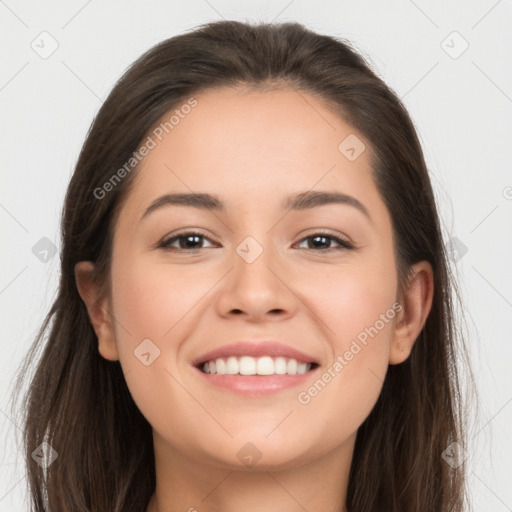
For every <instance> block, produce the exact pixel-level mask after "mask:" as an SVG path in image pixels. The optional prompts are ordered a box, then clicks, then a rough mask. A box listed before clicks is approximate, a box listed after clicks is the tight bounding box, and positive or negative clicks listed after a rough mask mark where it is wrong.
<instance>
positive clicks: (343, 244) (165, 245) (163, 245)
mask: <svg viewBox="0 0 512 512" xmlns="http://www.w3.org/2000/svg"><path fill="white" fill-rule="evenodd" d="M189 236H198V237H200V238H202V239H205V240H208V241H210V242H212V243H214V242H213V240H211V239H210V238H208V237H207V236H206V235H203V234H202V233H196V232H194V231H187V232H184V233H179V234H178V235H175V236H173V237H172V238H169V239H168V240H164V241H162V242H160V244H159V245H158V246H157V247H158V248H159V249H163V250H165V251H185V252H195V251H199V250H201V249H207V247H198V248H193V249H182V248H181V247H171V246H170V244H171V243H173V242H175V241H178V240H179V239H181V238H188V237H189ZM317 237H324V238H327V239H330V240H333V241H335V242H336V243H337V244H339V247H329V248H327V249H318V250H317V249H312V248H309V247H308V248H306V250H308V251H313V252H328V251H332V250H344V249H345V250H347V249H348V250H350V249H354V248H355V247H354V245H353V244H352V243H350V242H348V241H347V240H343V239H342V238H339V237H337V236H334V235H332V234H331V233H326V232H322V231H319V232H317V233H313V234H312V235H308V236H306V237H304V238H302V239H301V240H299V243H300V242H303V241H304V240H308V239H310V238H317Z"/></svg>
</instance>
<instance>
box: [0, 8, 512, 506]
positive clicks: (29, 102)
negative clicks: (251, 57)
mask: <svg viewBox="0 0 512 512" xmlns="http://www.w3.org/2000/svg"><path fill="white" fill-rule="evenodd" d="M221 18H226V19H239V20H241V21H258V20H262V21H271V20H274V21H298V22H301V23H304V24H306V25H307V26H309V27H310V28H312V29H314V30H317V31H319V32H323V33H326V34H331V35H335V36H340V37H343V38H347V39H349V40H351V41H352V42H354V43H355V45H356V47H357V48H358V49H359V50H360V51H361V52H362V53H363V54H364V55H365V56H366V57H368V58H369V59H370V60H371V62H372V63H373V67H374V69H375V70H376V71H377V73H378V74H379V75H380V76H381V77H382V78H383V79H384V80H385V81H386V82H387V83H388V84H389V85H390V86H391V87H392V88H393V89H394V90H395V91H396V92H397V93H398V94H399V96H400V97H401V98H403V100H404V102H405V105H406V107H407V108H408V110H409V112H410V113H411V115H412V117H413V120H414V122H415V124H416V126H417V129H418V132H419V135H420V138H421V141H422V144H423V147H424V150H425V155H426V158H427V164H428V167H429V170H430V172H431V176H432V181H433V186H434V188H435V192H436V196H437V201H438V204H439V208H440V210H441V215H442V223H443V228H444V231H445V232H444V236H445V238H446V240H447V241H451V243H452V245H453V247H454V251H453V254H452V262H451V264H452V267H453V271H454V272H455V273H456V275H457V276H458V277H459V279H460V287H461V290H462V293H463V298H464V309H465V315H466V318H467V327H465V329H466V332H467V336H468V341H469V345H470V349H471V353H472V358H473V366H474V370H475V374H476V379H477V383H478V388H479V392H480V395H481V402H480V408H479V414H478V416H477V418H476V420H475V422H474V425H473V429H472V432H471V435H470V443H469V444H468V446H466V447H465V449H466V450H467V452H468V457H469V459H468V460H469V465H470V484H471V497H472V502H473V505H474V509H475V510H476V511H493V512H501V511H506V510H512V487H511V486H510V481H511V479H512V462H511V455H512V439H511V434H510V432H511V429H510V424H511V420H512V404H511V403H510V402H511V401H512V385H511V384H512V372H511V370H510V366H511V362H512V357H511V356H512V343H511V342H512V339H511V336H510V332H511V328H512V270H511V262H512V258H511V256H512V229H511V228H512V223H511V220H512V170H511V163H510V162H511V161H512V158H511V157H512V149H511V146H512V138H511V135H512V130H511V123H510V119H511V115H512V67H511V62H512V59H511V57H512V51H511V50H512V30H511V27H512V2H511V1H510V0H500V1H496V0H485V1H484V0H482V1H476V0H473V1H465V2H462V1H460V2H441V1H433V2H427V1H426V0H415V1H412V0H392V1H389V2H377V1H376V0H375V1H360V2H357V1H337V2H335V1H325V0H323V1H315V2H312V1H309V2H307V1H302V0H292V1H289V0H283V1H276V0H274V1H273V2H270V1H246V2H244V3H243V4H241V2H235V1H234V0H208V1H207V0H192V1H190V2H188V3H187V5H185V3H184V2H169V1H167V2H165V1H146V2H133V1H130V2H126V1H125V2H120V1H108V2H102V3H100V2H97V1H96V2H94V1H88V2H84V1H75V0H73V1H68V2H64V1H60V2H58V1H51V2H44V5H43V4H42V3H41V4H40V3H36V2H34V1H31V2H23V3H21V2H19V3H16V2H15V1H14V0H8V1H6V2H2V1H0V43H1V48H2V66H1V69H0V102H1V103H0V116H1V119H2V121H3V122H2V123H1V134H0V140H1V143H2V151H0V173H1V179H2V181H1V183H2V186H1V189H0V225H1V230H2V231H1V233H2V239H3V240H4V242H3V243H2V248H3V249H2V250H1V251H0V269H1V273H0V308H1V315H2V317H1V320H2V323H1V328H2V337H1V338H0V368H1V371H0V385H1V386H0V389H1V395H0V439H1V440H2V441H1V443H0V446H1V448H0V450H1V451H0V512H6V511H9V512H15V511H22V510H26V509H27V507H26V504H24V492H25V491H24V478H23V466H22V460H21V458H20V456H19V455H18V454H17V450H16V447H15V444H14V439H15V432H16V431H18V432H19V429H18V426H17V425H16V422H15V418H12V417H11V416H10V412H9V408H8V406H9V403H8V398H9V396H10V392H11V389H12V385H11V379H12V376H13V374H14V371H15V369H16V367H17V365H18V363H19V361H20V360H21V357H22V356H23V355H24V354H25V353H26V351H27V349H28V347H29V344H30V343H31V341H32V340H33V338H34V336H35V333H36V330H37V328H38V327H39V325H40V323H41V322H42V320H43V317H44V315H45V314H46V312H47V311H48V309H49V307H50V305H51V302H52V301H53V299H54V296H55V291H56V287H57V282H58V269H59V257H58V254H55V255H53V254H52V252H51V249H52V247H53V244H55V245H56V246H57V247H56V250H58V249H59V247H58V246H59V232H58V221H59V215H60V209H61V206H62V201H63V198H64V193H65V189H66V186H67V183H68V181H69V178H70V176H71V173H72V170H73V165H74V163H75V162H76V159H77V157H78V152H79V150H80V147H81V145H82V143H83V140H84V137H85V135H86V132H87V130H88V128H89V125H90V123H91V121H92V118H93V116H94V115H95V113H96V112H97V110H98V108H99V107H100V105H101V103H102V100H103V99H104V98H105V97H106V95H107V94H108V92H109V91H110V89H111V88H112V86H113V85H114V83H115V81H116V80H117V79H118V78H119V77H120V75H121V74H122V72H123V71H124V70H125V68H126V67H127V66H128V65H129V64H130V63H131V62H132V61H133V60H134V59H135V58H136V57H138V56H139V55H140V54H141V53H142V52H143V51H145V50H147V49H148V48H149V47H151V46H152V45H154V44H156V43H157V42H160V41H161V40H163V39H166V38H168V37H171V36H173V35H176V34H178V33H180V32H182V31H184V30H187V29H190V28H193V27H195V26H197V25H198V24H200V23H204V22H207V21H214V20H218V19H221ZM43 32H46V34H41V33H43ZM454 32H456V33H454ZM56 45H58V47H56V49H55V51H54V52H53V53H51V55H50V52H51V51H52V50H53V49H54V48H53V47H54V46H56ZM466 46H468V47H467V49H465V48H466ZM6 121H8V122H6ZM34 448H35V447H34Z"/></svg>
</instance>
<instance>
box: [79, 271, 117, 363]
mask: <svg viewBox="0 0 512 512" xmlns="http://www.w3.org/2000/svg"><path fill="white" fill-rule="evenodd" d="M93 270H94V265H93V264H92V263H91V262H90V261H80V262H79V263H77V264H76V265H75V280H76V285H77V288H78V293H79V294H80V297H81V298H82V300H83V302H84V304H85V306H86V307H87V312H88V313H89V319H90V321H91V324H92V326H93V328H94V332H95V333H96V336H97V337H98V350H99V352H100V354H101V355H102V356H103V357H104V358H105V359H108V360H110V361H116V360H117V359H119V356H118V353H117V345H116V341H115V334H114V329H113V324H112V315H111V312H110V310H111V305H110V303H109V300H108V298H104V299H100V297H101V295H100V291H101V290H100V286H99V285H98V283H96V282H95V281H94V279H93Z"/></svg>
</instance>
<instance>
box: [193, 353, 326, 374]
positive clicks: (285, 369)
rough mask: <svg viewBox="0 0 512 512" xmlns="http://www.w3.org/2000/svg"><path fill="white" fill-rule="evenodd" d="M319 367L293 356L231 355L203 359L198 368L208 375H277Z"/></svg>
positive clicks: (309, 370)
mask: <svg viewBox="0 0 512 512" xmlns="http://www.w3.org/2000/svg"><path fill="white" fill-rule="evenodd" d="M317 367H318V364H317V363H315V362H305V361H301V360H298V359H294V358H291V357H282V356H279V357H272V356H260V357H251V356H241V357H237V356H230V357H220V358H217V359H211V360H207V361H202V362H200V363H198V364H197V365H196V368H197V369H198V370H200V371H201V372H202V373H205V374H208V375H237V376H255V375H257V376H275V375H283V376H284V375H290V376H292V375H303V374H305V373H308V372H311V371H313V370H315V369H316V368H317Z"/></svg>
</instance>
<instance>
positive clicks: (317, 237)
mask: <svg viewBox="0 0 512 512" xmlns="http://www.w3.org/2000/svg"><path fill="white" fill-rule="evenodd" d="M308 240H309V241H311V242H312V243H308V244H307V245H308V246H307V247H305V249H308V250H313V251H314V250H318V251H317V252H322V251H329V250H343V249H353V248H354V246H353V245H352V244H351V243H350V242H348V241H347V240H343V239H342V238H339V237H337V236H334V235H332V234H330V233H314V234H313V235H310V236H307V237H305V238H303V239H302V240H301V241H300V242H299V244H300V243H302V242H304V241H308ZM333 241H334V242H335V243H336V244H338V247H330V244H331V242H333ZM326 245H327V246H329V247H325V246H326Z"/></svg>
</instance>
